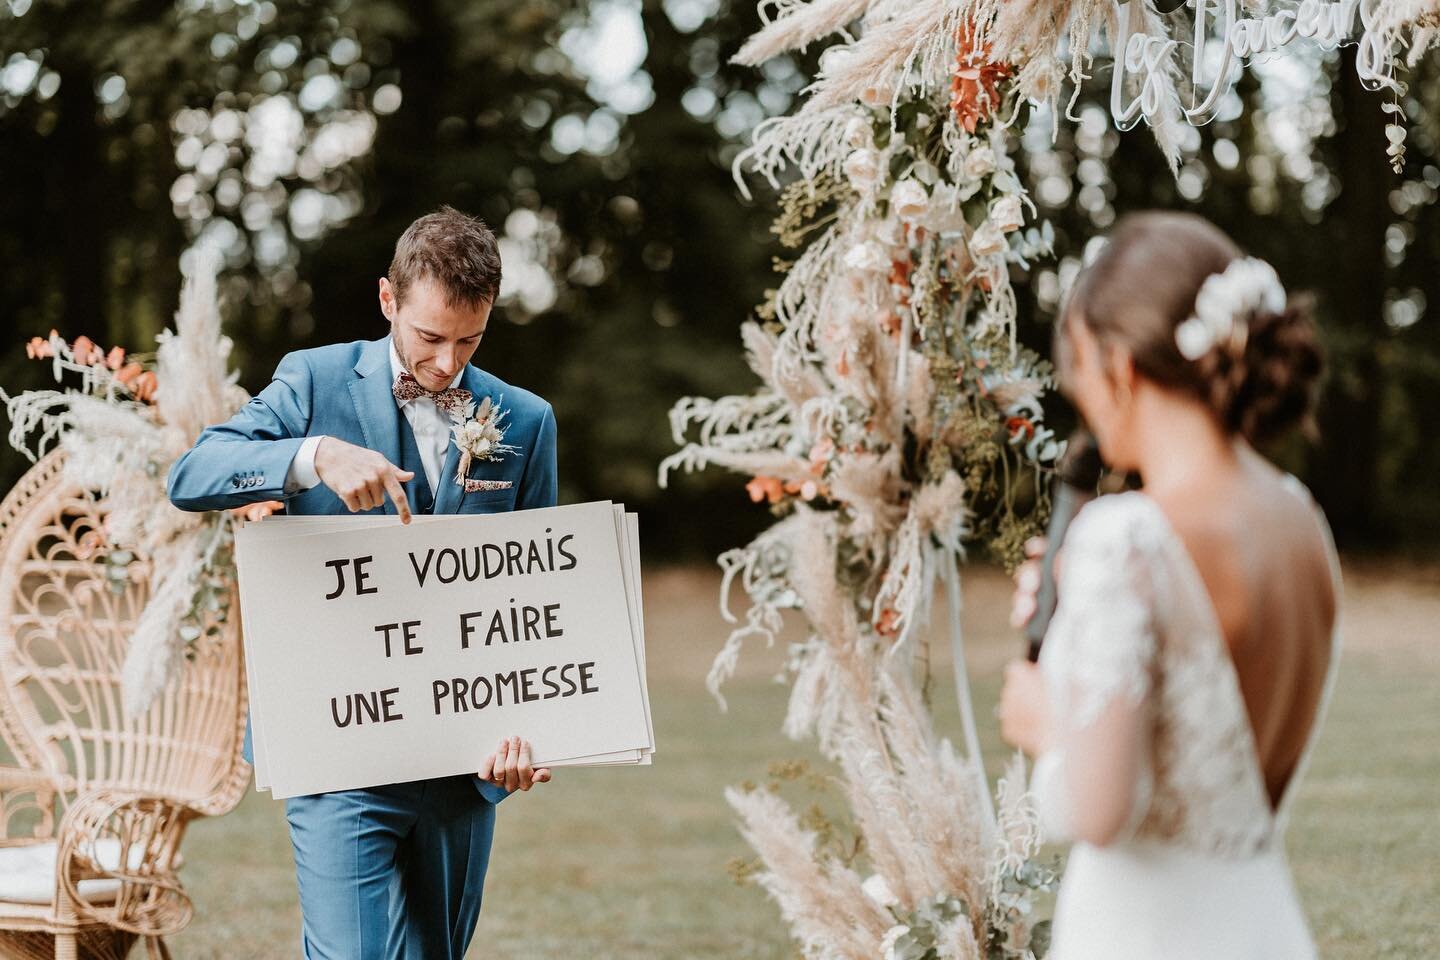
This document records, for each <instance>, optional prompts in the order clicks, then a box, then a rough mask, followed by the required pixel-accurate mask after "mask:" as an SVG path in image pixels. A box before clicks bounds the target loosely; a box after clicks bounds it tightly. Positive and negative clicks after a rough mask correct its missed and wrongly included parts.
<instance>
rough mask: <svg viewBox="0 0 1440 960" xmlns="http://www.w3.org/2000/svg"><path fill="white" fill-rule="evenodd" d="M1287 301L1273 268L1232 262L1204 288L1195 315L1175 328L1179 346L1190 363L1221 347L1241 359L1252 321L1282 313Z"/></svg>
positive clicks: (1240, 260)
mask: <svg viewBox="0 0 1440 960" xmlns="http://www.w3.org/2000/svg"><path fill="white" fill-rule="evenodd" d="M1285 299H1286V298H1285V287H1284V286H1283V285H1282V284H1281V283H1280V276H1279V275H1278V274H1277V273H1276V272H1275V268H1274V267H1272V266H1270V264H1268V263H1266V262H1265V261H1264V260H1259V259H1257V258H1255V257H1240V258H1238V259H1236V260H1232V261H1230V265H1229V266H1228V267H1226V268H1225V269H1224V271H1223V272H1221V273H1214V274H1211V275H1210V276H1209V277H1208V278H1207V279H1206V280H1205V282H1204V283H1203V284H1202V285H1201V287H1200V292H1199V293H1198V294H1196V296H1195V313H1194V314H1193V315H1191V316H1190V318H1189V319H1187V320H1186V321H1185V322H1184V323H1182V324H1180V326H1178V327H1176V328H1175V345H1176V346H1177V347H1179V348H1180V355H1181V356H1183V357H1184V358H1185V359H1186V360H1191V361H1194V360H1199V359H1200V358H1201V357H1203V356H1205V355H1206V354H1207V353H1209V352H1210V351H1211V350H1213V349H1215V347H1217V346H1221V347H1224V348H1225V349H1226V350H1227V351H1228V352H1229V354H1230V355H1231V356H1232V357H1236V358H1239V357H1241V356H1243V355H1244V353H1245V343H1246V341H1247V340H1248V339H1249V336H1250V324H1249V320H1248V318H1249V317H1250V316H1251V315H1252V314H1254V313H1255V312H1257V311H1260V310H1264V311H1265V312H1266V313H1279V312H1280V311H1282V310H1284V309H1285Z"/></svg>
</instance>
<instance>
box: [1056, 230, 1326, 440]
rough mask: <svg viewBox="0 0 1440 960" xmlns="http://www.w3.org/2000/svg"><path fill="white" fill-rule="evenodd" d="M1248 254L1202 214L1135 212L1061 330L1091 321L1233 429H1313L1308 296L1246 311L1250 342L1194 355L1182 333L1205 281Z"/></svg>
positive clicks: (1315, 377)
mask: <svg viewBox="0 0 1440 960" xmlns="http://www.w3.org/2000/svg"><path fill="white" fill-rule="evenodd" d="M1243 256H1244V254H1242V253H1241V251H1240V248H1239V247H1237V246H1236V245H1235V244H1234V242H1233V241H1231V239H1230V238H1229V237H1227V236H1226V235H1225V234H1224V233H1223V232H1222V231H1221V230H1220V229H1219V228H1218V227H1216V226H1215V225H1214V224H1213V223H1210V222H1209V221H1208V220H1205V219H1204V218H1203V217H1199V216H1196V215H1194V214H1189V213H1169V212H1149V213H1132V214H1127V215H1126V216H1124V217H1122V218H1120V220H1119V221H1118V222H1117V223H1116V225H1115V228H1114V230H1112V231H1111V233H1110V235H1109V238H1108V240H1107V242H1106V244H1105V246H1104V248H1103V249H1102V250H1101V251H1100V253H1099V254H1098V255H1097V256H1096V257H1095V259H1094V261H1093V262H1091V263H1090V264H1089V265H1088V266H1086V267H1085V269H1084V270H1083V271H1081V273H1080V276H1079V277H1078V278H1077V279H1076V282H1075V286H1074V288H1073V289H1072V291H1071V293H1070V297H1069V300H1068V301H1067V305H1066V308H1065V316H1064V317H1062V318H1061V319H1062V322H1061V324H1060V326H1059V330H1058V333H1059V334H1060V336H1061V337H1063V336H1064V331H1065V328H1066V327H1067V326H1068V324H1069V323H1071V322H1075V321H1079V322H1082V323H1084V324H1085V325H1086V326H1087V327H1089V328H1090V330H1091V332H1093V333H1094V334H1095V336H1096V338H1097V339H1098V340H1099V341H1100V342H1101V343H1103V344H1118V345H1120V346H1123V347H1125V348H1126V349H1128V350H1129V352H1130V354H1131V356H1132V357H1134V360H1135V366H1136V369H1137V370H1139V371H1140V372H1141V373H1142V374H1144V375H1145V376H1146V377H1147V378H1149V379H1150V380H1153V381H1155V382H1156V383H1159V384H1162V385H1165V386H1171V387H1177V388H1180V389H1184V390H1187V391H1189V392H1191V393H1193V394H1194V395H1195V396H1196V397H1198V398H1199V399H1201V400H1202V401H1204V402H1205V403H1206V404H1208V405H1209V406H1210V408H1211V409H1212V410H1214V411H1215V414H1216V416H1217V417H1218V418H1219V420H1220V422H1221V423H1222V424H1223V425H1224V426H1225V428H1226V429H1227V430H1229V431H1231V432H1232V433H1238V434H1241V435H1243V436H1244V437H1245V438H1246V439H1248V440H1250V441H1251V442H1253V443H1264V442H1267V441H1269V440H1272V439H1275V438H1277V437H1279V436H1281V435H1282V434H1284V433H1286V432H1287V431H1288V430H1290V429H1292V428H1293V427H1295V426H1304V427H1305V428H1306V429H1307V430H1310V431H1313V423H1312V422H1311V413H1312V409H1313V407H1314V400H1315V392H1316V386H1317V384H1318V382H1319V378H1320V372H1321V368H1322V362H1323V355H1322V352H1321V349H1320V344H1319V339H1318V337H1317V335H1316V331H1315V324H1314V321H1313V320H1312V317H1311V301H1310V299H1309V298H1308V297H1305V296H1298V297H1297V296H1291V297H1289V298H1288V300H1287V302H1286V303H1285V305H1284V307H1283V308H1281V309H1279V310H1267V309H1265V308H1263V307H1261V308H1259V309H1256V310H1254V311H1252V312H1250V313H1248V314H1246V315H1244V316H1242V317H1240V318H1239V319H1240V320H1241V321H1242V322H1243V326H1244V330H1245V335H1244V336H1245V339H1244V346H1243V349H1239V344H1238V343H1235V344H1233V345H1232V344H1228V343H1217V344H1216V345H1215V346H1213V347H1212V348H1211V349H1209V350H1207V351H1205V352H1204V353H1202V354H1201V355H1200V356H1199V357H1198V358H1197V359H1194V360H1190V359H1187V358H1186V357H1185V356H1184V355H1182V353H1181V351H1180V347H1179V345H1178V343H1177V342H1176V330H1177V328H1178V327H1179V326H1180V325H1181V324H1182V323H1184V322H1185V321H1186V320H1187V319H1189V318H1190V317H1191V316H1193V315H1194V314H1195V312H1196V302H1195V301H1196V298H1197V297H1198V296H1199V294H1200V288H1201V287H1202V286H1203V285H1204V284H1205V281H1206V280H1208V279H1209V278H1210V277H1212V276H1214V275H1216V274H1220V273H1224V272H1225V270H1226V268H1227V267H1229V266H1230V265H1231V264H1232V263H1233V262H1234V261H1236V260H1238V259H1240V258H1241V257H1243ZM1227 279H1228V278H1227ZM1059 352H1060V353H1063V351H1059ZM1192 355H1193V354H1192Z"/></svg>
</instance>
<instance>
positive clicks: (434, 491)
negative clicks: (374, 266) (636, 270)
mask: <svg viewBox="0 0 1440 960" xmlns="http://www.w3.org/2000/svg"><path fill="white" fill-rule="evenodd" d="M499 287H500V254H499V250H498V248H497V246H496V242H495V236H494V234H492V233H491V232H490V230H489V229H488V228H486V226H485V225H484V224H483V223H481V222H480V221H479V220H476V219H474V218H472V217H468V216H466V215H464V214H462V213H460V212H458V211H456V210H453V209H451V208H449V207H441V208H440V210H439V211H437V212H436V213H433V214H429V215H428V216H424V217H421V218H420V219H419V220H416V221H415V222H414V223H413V224H411V225H410V227H409V228H408V229H407V230H406V231H405V233H404V234H403V235H402V236H401V238H400V240H399V242H398V243H397V244H396V246H395V257H394V260H393V261H392V262H391V264H390V270H389V274H388V276H387V277H382V278H381V279H380V310H381V312H382V313H383V314H384V316H385V318H386V319H387V320H389V322H390V334H389V336H386V337H384V338H382V339H379V340H372V341H356V342H354V343H341V344H333V345H331V346H327V347H319V348H317V349H314V350H301V351H298V352H296V353H291V354H289V355H288V356H286V357H285V358H284V359H283V360H281V361H280V365H279V366H278V367H277V368H276V369H275V376H274V379H273V380H272V381H271V383H270V385H269V386H267V387H266V388H265V389H264V390H262V391H261V392H260V394H259V395H258V396H256V397H255V398H254V399H252V400H251V401H250V402H249V403H248V404H246V405H245V407H244V408H243V409H241V410H240V411H239V412H238V413H236V414H235V416H233V417H232V418H230V420H229V421H227V422H226V423H223V424H220V425H218V426H213V427H210V428H209V429H207V430H206V431H205V432H204V433H203V434H201V435H200V438H199V439H198V440H197V441H196V443H195V446H194V447H193V448H192V449H191V450H190V451H189V452H187V453H186V454H185V455H184V456H183V457H181V458H180V459H179V460H177V461H176V463H175V465H174V467H173V468H171V471H170V476H169V494H170V500H171V502H172V503H174V504H175V506H177V507H179V508H180V509H182V510H221V509H226V508H230V507H235V506H240V505H243V504H247V503H254V502H257V501H262V500H280V501H283V502H284V504H285V509H286V511H287V512H289V513H291V514H303V515H324V514H343V513H359V512H363V513H370V514H378V513H382V512H383V513H387V514H397V515H398V517H399V519H400V522H402V523H409V522H410V517H411V515H412V514H416V513H420V514H425V513H436V514H451V513H498V512H501V511H505V510H525V509H530V508H533V507H549V506H553V505H554V504H555V497H556V489H555V488H556V477H555V417H554V414H553V413H552V411H551V409H550V405H549V404H548V403H546V402H545V401H544V400H542V399H541V398H540V397H538V396H536V395H535V394H533V393H530V392H528V391H526V390H522V389H520V388H518V387H512V386H508V385H507V384H505V383H503V382H502V381H500V380H499V379H497V378H496V377H493V376H491V375H490V374H488V373H486V372H484V371H482V370H480V369H479V368H477V367H474V366H471V365H470V358H471V357H472V356H473V355H474V353H475V349H476V347H477V346H478V345H479V343H480V338H481V336H482V335H483V334H484V333H485V326H486V324H487V322H488V321H489V317H490V308H491V305H492V304H493V303H494V301H495V296H496V294H497V293H498V292H499ZM487 397H488V398H489V399H490V401H491V405H492V408H494V409H498V410H499V411H500V414H499V421H498V426H499V427H500V428H501V429H503V431H504V437H503V446H502V447H501V448H500V449H501V450H502V451H503V452H502V453H500V455H498V456H494V457H493V459H491V458H486V457H483V456H479V457H472V458H469V459H470V460H471V463H470V465H469V469H468V472H466V473H464V474H461V472H460V470H459V466H460V462H461V457H460V450H459V448H458V447H457V446H456V444H455V443H453V442H451V414H452V413H458V414H459V415H461V416H462V417H463V416H464V415H465V412H466V411H471V413H472V415H473V412H474V411H475V410H477V409H482V408H483V401H484V399H485V398H487ZM493 414H494V410H493V409H492V415H493ZM297 642H303V639H299V640H297ZM245 749H246V759H250V756H251V754H250V742H249V730H248V729H247V730H246V744H245ZM549 779H550V772H549V771H548V770H545V769H543V768H542V769H532V768H531V764H530V747H529V744H528V743H526V742H525V741H523V740H520V739H519V738H507V739H506V740H502V741H501V742H500V745H499V746H498V747H497V748H496V751H495V753H494V754H492V755H491V756H490V757H488V758H487V759H486V760H485V762H484V764H483V765H482V768H481V770H480V771H479V773H478V774H476V775H475V776H471V777H445V778H440V779H436V780H422V781H416V782H412V783H397V784H389V785H387V786H381V787H372V788H369V789H364V790H344V791H339V792H336V793H326V794H318V795H315V796H307V797H294V798H292V799H290V800H287V801H286V804H285V815H286V819H287V820H288V821H289V824H290V837H291V841H292V843H293V845H294V850H295V869H296V874H297V877H298V881H299V887H300V907H301V912H302V914H303V917H304V924H303V943H304V950H305V956H306V957H308V958H312V960H372V958H375V960H380V958H384V960H393V958H404V960H460V958H461V957H462V956H463V955H464V953H465V949H466V947H467V946H468V945H469V942H470V938H471V936H472V935H473V934H474V932H475V923H476V920H477V919H478V918H479V915H480V898H481V893H482V890H483V887H484V881H485V869H486V865H487V863H488V861H489V856H490V840H491V835H492V831H493V829H494V823H495V805H496V804H497V803H499V802H500V801H501V800H502V799H504V797H506V796H507V795H508V794H509V793H511V792H512V791H514V790H517V789H519V790H529V789H530V787H531V785H532V784H534V783H543V782H545V781H547V780H549Z"/></svg>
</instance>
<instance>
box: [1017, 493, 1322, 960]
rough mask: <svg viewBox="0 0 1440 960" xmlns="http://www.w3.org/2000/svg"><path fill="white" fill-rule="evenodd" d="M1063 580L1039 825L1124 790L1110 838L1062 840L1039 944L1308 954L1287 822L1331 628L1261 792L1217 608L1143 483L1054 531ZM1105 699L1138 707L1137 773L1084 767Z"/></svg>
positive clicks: (1066, 819) (1038, 775) (1047, 667)
mask: <svg viewBox="0 0 1440 960" xmlns="http://www.w3.org/2000/svg"><path fill="white" fill-rule="evenodd" d="M1291 485H1292V487H1293V488H1295V489H1296V491H1297V492H1298V493H1299V494H1300V495H1301V496H1303V497H1304V498H1305V500H1306V502H1307V504H1308V505H1309V506H1310V507H1311V509H1313V510H1314V511H1315V516H1316V517H1317V520H1318V523H1319V524H1320V525H1321V527H1322V528H1323V529H1324V532H1325V537H1324V539H1325V543H1326V548H1327V552H1328V554H1329V556H1328V561H1329V566H1330V570H1331V577H1332V579H1333V582H1334V585H1335V598H1336V603H1337V604H1338V602H1339V596H1340V593H1339V574H1338V564H1337V562H1336V559H1335V554H1334V548H1333V545H1331V543H1330V539H1329V530H1328V527H1326V526H1325V521H1324V518H1323V516H1322V515H1320V513H1319V511H1318V508H1315V507H1314V504H1313V501H1310V500H1309V494H1308V492H1306V491H1305V490H1304V488H1303V487H1301V486H1300V485H1299V484H1298V482H1292V484H1291ZM1275 573H1278V574H1280V575H1281V576H1284V575H1285V571H1275ZM1060 584H1061V595H1060V604H1059V607H1058V609H1057V611H1056V615H1055V619H1054V620H1053V621H1052V625H1051V628H1050V630H1049V632H1048V634H1047V636H1046V639H1045V644H1044V647H1043V648H1042V652H1041V657H1040V667H1041V671H1042V675H1043V676H1044V678H1045V681H1046V687H1047V689H1048V691H1049V693H1050V696H1051V698H1052V704H1055V706H1056V713H1055V715H1056V717H1057V722H1058V723H1059V724H1060V726H1061V729H1062V733H1061V735H1060V737H1059V738H1058V742H1059V744H1061V745H1060V746H1057V747H1056V748H1054V749H1051V750H1050V751H1048V752H1047V753H1046V754H1044V755H1043V756H1042V757H1041V758H1040V759H1039V761H1038V762H1037V764H1036V770H1035V778H1034V788H1035V791H1036V795H1037V799H1038V802H1039V805H1040V809H1041V816H1042V819H1043V821H1044V822H1045V826H1046V832H1047V836H1048V837H1049V839H1051V840H1060V841H1064V840H1066V839H1069V838H1070V836H1072V835H1073V834H1071V829H1072V827H1073V824H1074V822H1075V817H1076V816H1077V815H1080V814H1081V811H1080V810H1078V809H1077V808H1076V803H1077V802H1081V803H1083V802H1085V798H1087V797H1093V796H1094V795H1095V794H1096V793H1097V792H1099V793H1100V794H1102V795H1103V794H1104V792H1105V791H1107V790H1109V791H1115V790H1121V791H1123V790H1125V789H1127V788H1129V787H1133V793H1132V794H1131V796H1130V797H1129V798H1128V800H1129V803H1128V804H1126V805H1124V806H1122V807H1121V808H1120V809H1122V810H1128V811H1129V818H1128V822H1125V824H1124V826H1123V827H1122V828H1121V829H1120V831H1119V833H1118V835H1116V837H1115V839H1113V840H1111V841H1110V842H1107V843H1106V844H1105V845H1104V846H1092V845H1089V844H1086V843H1076V844H1075V845H1074V847H1073V848H1072V849H1071V852H1070V856H1069V860H1068V863H1067V865H1066V868H1065V873H1064V878H1063V880H1062V882H1061V887H1060V892H1059V897H1058V901H1057V903H1056V912H1055V923H1054V930H1053V935H1054V939H1053V943H1052V947H1051V951H1050V954H1049V957H1050V960H1092V958H1094V960H1101V958H1103V960H1146V958H1157V960H1159V958H1164V960H1189V958H1194V960H1251V958H1253V960H1262V958H1263V960H1289V958H1310V957H1314V956H1315V947H1314V944H1313V942H1312V940H1311V938H1310V934H1309V931H1308V929H1307V926H1306V923H1305V919H1304V916H1303V914H1302V913H1301V910H1300V905H1299V902H1298V899H1297V897H1296V894H1295V889H1294V884H1293V883H1292V880H1291V877H1290V869H1289V866H1288V864H1287V862H1286V859H1285V853H1284V849H1283V834H1284V829H1285V822H1286V816H1287V813H1288V809H1289V804H1290V799H1291V797H1292V796H1293V795H1294V792H1295V787H1296V784H1297V782H1298V781H1299V779H1300V777H1301V774H1302V772H1303V769H1304V767H1305V764H1306V761H1307V760H1308V758H1309V754H1310V752H1311V750H1312V748H1313V746H1314V743H1315V739H1316V734H1317V731H1318V730H1319V727H1320V720H1321V718H1322V717H1323V714H1324V710H1325V706H1326V704H1327V703H1328V701H1329V698H1330V691H1331V689H1332V688H1333V685H1334V677H1335V668H1336V664H1337V663H1338V661H1339V649H1338V628H1337V629H1335V630H1332V632H1331V635H1330V644H1331V646H1330V659H1329V664H1328V666H1327V667H1326V676H1325V682H1324V692H1323V693H1322V694H1321V696H1320V701H1319V707H1318V708H1317V709H1316V710H1315V713H1314V718H1313V720H1312V721H1311V722H1310V725H1309V728H1308V733H1307V734H1306V740H1305V743H1304V746H1303V749H1302V750H1301V753H1300V758H1299V761H1298V764H1297V765H1296V767H1295V768H1294V771H1293V773H1292V774H1291V776H1290V777H1289V779H1288V781H1286V783H1285V786H1284V789H1283V793H1282V794H1281V797H1280V799H1279V802H1278V805H1277V807H1276V808H1275V809H1273V810H1272V807H1271V802H1270V797H1269V795H1268V793H1267V791H1266V786H1265V778H1264V773H1263V771H1262V768H1261V765H1260V761H1259V758H1258V757H1257V749H1256V746H1255V738H1254V735H1253V733H1252V730H1251V725H1250V719H1249V716H1248V714H1247V712H1246V706H1245V702H1244V699H1243V697H1242V695H1241V687H1240V683H1239V678H1238V676H1237V674H1236V671H1235V668H1234V665H1233V662H1232V660H1231V657H1230V654H1229V651H1228V649H1227V647H1226V642H1225V637H1224V635H1223V633H1222V630H1221V627H1220V623H1219V618H1218V616H1217V614H1216V612H1215V608H1214V606H1213V604H1212V602H1211V600H1210V597H1209V594H1208V593H1207V592H1206V588H1205V585H1204V581H1203V580H1202V579H1201V577H1200V574H1199V571H1198V570H1197V569H1196V567H1195V566H1194V563H1193V561H1192V559H1191V557H1190V555H1189V553H1188V552H1187V551H1186V547H1185V545H1184V543H1183V542H1182V541H1181V540H1180V538H1179V536H1178V534H1177V533H1176V532H1175V531H1174V529H1173V528H1172V527H1171V525H1170V522H1169V520H1168V519H1167V517H1166V516H1165V514H1164V513H1162V512H1161V509H1160V507H1159V506H1158V505H1157V504H1156V503H1155V501H1153V500H1151V499H1150V498H1149V497H1148V496H1146V495H1145V494H1143V493H1140V492H1129V493H1122V494H1116V495H1112V496H1105V497H1101V498H1100V499H1099V500H1097V501H1095V502H1093V503H1091V504H1089V505H1088V506H1086V507H1085V508H1084V510H1082V511H1081V513H1080V515H1079V516H1078V517H1077V518H1076V520H1075V522H1074V523H1073V524H1072V525H1071V529H1070V533H1069V535H1068V536H1067V537H1066V540H1065V558H1064V570H1063V575H1062V577H1061V579H1060ZM1336 619H1337V621H1338V612H1337V617H1336ZM1117 704H1118V705H1119V708H1118V709H1119V710H1120V712H1122V713H1124V712H1125V711H1129V712H1130V713H1129V715H1130V716H1132V717H1133V718H1134V720H1133V721H1132V726H1133V728H1134V736H1133V745H1132V747H1131V748H1129V752H1130V753H1132V754H1133V757H1131V758H1130V761H1129V762H1130V767H1129V769H1130V770H1131V772H1133V776H1131V777H1126V778H1118V777H1111V778H1110V779H1111V780H1112V781H1113V782H1108V783H1096V782H1093V780H1091V781H1087V779H1086V778H1087V777H1093V776H1094V774H1093V773H1092V771H1091V770H1090V769H1087V766H1086V758H1085V756H1084V754H1085V750H1084V749H1082V747H1083V746H1084V744H1085V740H1084V734H1085V731H1086V728H1087V727H1089V726H1095V725H1096V724H1097V721H1098V720H1100V718H1101V717H1102V714H1104V715H1107V716H1113V715H1114V709H1113V708H1115V707H1116V705H1117ZM1107 711H1109V712H1108V713H1107ZM1067 729H1068V733H1069V734H1070V735H1069V736H1067V735H1066V731H1067ZM1097 729H1098V727H1097ZM1107 736H1109V735H1108V734H1107ZM1110 739H1111V740H1112V741H1113V740H1114V739H1115V738H1114V737H1110ZM1120 739H1122V740H1125V739H1132V738H1128V737H1122V738H1120ZM1096 748H1097V749H1098V750H1102V751H1103V750H1110V749H1115V745H1114V744H1113V743H1108V744H1107V743H1100V744H1098V745H1097V747H1096ZM1120 749H1126V748H1124V747H1121V748H1120ZM1076 754H1079V756H1077V755H1076ZM1107 769H1110V770H1112V771H1113V767H1111V768H1107ZM1100 775H1101V776H1106V774H1100ZM1121 779H1126V780H1129V781H1130V782H1129V783H1122V782H1119V781H1120V780H1121ZM1077 785H1078V786H1077ZM1121 802H1122V804H1124V801H1123V800H1122V801H1121Z"/></svg>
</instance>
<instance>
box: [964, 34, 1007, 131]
mask: <svg viewBox="0 0 1440 960" xmlns="http://www.w3.org/2000/svg"><path fill="white" fill-rule="evenodd" d="M978 39H979V38H978V37H977V31H976V30H975V25H974V23H973V22H968V21H967V22H966V23H965V24H964V25H962V26H961V27H960V30H959V31H958V32H957V33H956V34H955V42H956V45H957V46H958V47H959V51H960V52H959V54H958V55H957V57H956V66H955V74H954V76H952V77H951V80H950V109H952V110H954V111H955V119H956V120H957V121H959V123H960V126H962V127H964V128H965V132H966V133H974V132H975V128H976V127H977V126H979V125H980V123H981V122H982V121H984V120H985V119H987V118H988V117H989V116H990V115H991V114H992V113H994V112H995V109H996V108H997V107H999V106H1000V81H1001V80H1004V79H1005V78H1006V77H1009V76H1010V75H1011V74H1012V73H1014V72H1015V71H1014V68H1013V67H1012V66H1010V64H1008V63H996V62H993V61H991V59H990V45H989V44H988V43H984V44H981V43H978V42H977V41H978Z"/></svg>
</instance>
